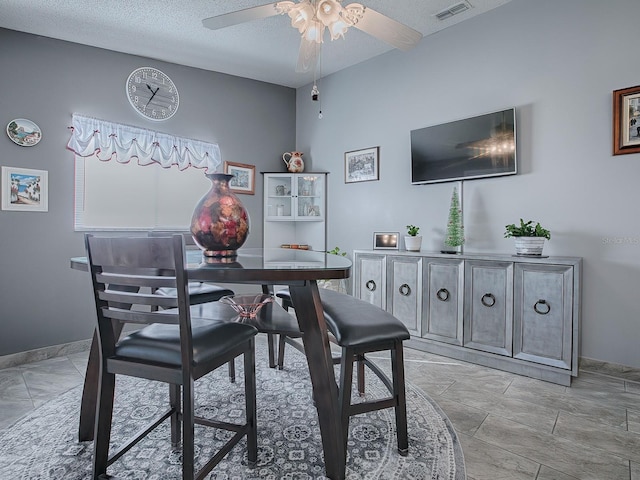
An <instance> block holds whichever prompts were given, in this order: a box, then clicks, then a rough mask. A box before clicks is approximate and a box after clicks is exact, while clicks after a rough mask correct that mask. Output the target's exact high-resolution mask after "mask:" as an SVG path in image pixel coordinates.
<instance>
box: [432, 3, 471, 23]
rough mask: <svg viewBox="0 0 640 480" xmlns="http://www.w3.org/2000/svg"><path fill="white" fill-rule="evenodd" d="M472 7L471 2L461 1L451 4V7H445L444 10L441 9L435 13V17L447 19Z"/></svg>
mask: <svg viewBox="0 0 640 480" xmlns="http://www.w3.org/2000/svg"><path fill="white" fill-rule="evenodd" d="M470 8H471V4H470V3H469V2H460V3H456V4H455V5H451V6H450V7H447V8H445V9H444V10H441V11H439V12H438V13H436V14H435V17H436V18H437V19H438V20H446V19H447V18H449V17H453V16H454V15H457V14H458V13H462V12H464V11H465V10H469V9H470Z"/></svg>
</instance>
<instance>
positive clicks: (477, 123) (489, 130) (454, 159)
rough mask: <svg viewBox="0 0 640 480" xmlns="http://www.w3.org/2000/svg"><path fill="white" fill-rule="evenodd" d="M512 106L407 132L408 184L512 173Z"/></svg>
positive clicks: (514, 125)
mask: <svg viewBox="0 0 640 480" xmlns="http://www.w3.org/2000/svg"><path fill="white" fill-rule="evenodd" d="M515 127H516V116H515V109H514V108H510V109H508V110H502V111H500V112H495V113H488V114H486V115H479V116H477V117H472V118H467V119H464V120H457V121H454V122H449V123H443V124H441V125H433V126H431V127H425V128H420V129H418V130H412V131H411V183H412V184H422V183H436V182H452V181H457V180H467V179H472V178H484V177H497V176H501V175H515V174H516V173H517V165H516V128H515Z"/></svg>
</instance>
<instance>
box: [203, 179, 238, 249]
mask: <svg viewBox="0 0 640 480" xmlns="http://www.w3.org/2000/svg"><path fill="white" fill-rule="evenodd" d="M206 177H207V178H208V179H209V180H211V189H210V190H209V191H208V192H207V193H206V194H205V196H204V197H202V198H201V199H200V201H199V202H198V204H197V205H196V208H195V210H194V211H193V217H192V218H191V235H192V236H193V239H194V241H195V242H196V244H197V245H198V246H199V247H200V248H201V249H202V250H203V252H204V255H205V256H207V257H235V256H236V255H237V252H236V250H237V249H238V248H240V247H241V246H242V245H243V244H244V242H245V240H246V239H247V236H248V235H249V214H248V213H247V210H246V209H245V208H244V206H243V205H242V202H241V201H240V199H239V198H238V197H237V196H236V194H235V193H233V192H232V191H231V189H230V188H229V180H231V179H232V178H233V175H228V174H226V173H211V174H207V175H206Z"/></svg>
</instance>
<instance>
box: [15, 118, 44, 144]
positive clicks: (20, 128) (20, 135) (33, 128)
mask: <svg viewBox="0 0 640 480" xmlns="http://www.w3.org/2000/svg"><path fill="white" fill-rule="evenodd" d="M7 135H8V136H9V138H10V139H11V141H12V142H13V143H15V144H17V145H20V146H21V147H33V146H34V145H36V144H37V143H38V142H39V141H40V139H41V138H42V132H41V131H40V127H38V125H36V124H35V123H34V122H32V121H31V120H27V119H26V118H16V119H14V120H11V121H10V122H9V124H8V125H7Z"/></svg>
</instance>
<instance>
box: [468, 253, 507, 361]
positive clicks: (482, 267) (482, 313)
mask: <svg viewBox="0 0 640 480" xmlns="http://www.w3.org/2000/svg"><path fill="white" fill-rule="evenodd" d="M464 294H465V302H464V304H465V305H464V318H465V320H464V345H465V346H466V347H469V348H475V349H477V350H484V351H486V352H491V353H497V354H500V355H508V356H511V352H512V350H513V348H512V332H513V263H511V262H499V261H482V260H467V261H466V263H465V276H464Z"/></svg>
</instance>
